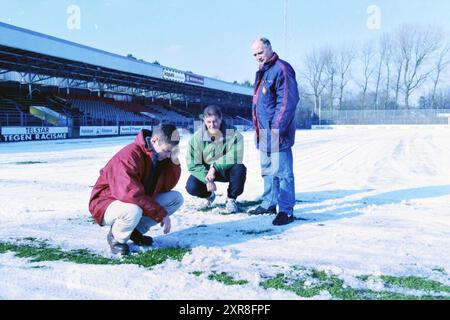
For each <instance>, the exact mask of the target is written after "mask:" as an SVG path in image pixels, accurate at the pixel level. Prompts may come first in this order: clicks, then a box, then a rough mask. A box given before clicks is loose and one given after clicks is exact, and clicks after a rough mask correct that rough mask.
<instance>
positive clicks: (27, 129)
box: [2, 127, 69, 135]
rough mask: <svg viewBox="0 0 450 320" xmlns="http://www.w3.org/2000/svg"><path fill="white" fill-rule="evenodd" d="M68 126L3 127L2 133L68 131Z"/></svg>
mask: <svg viewBox="0 0 450 320" xmlns="http://www.w3.org/2000/svg"><path fill="white" fill-rule="evenodd" d="M68 132H69V128H68V127H2V134H3V135H7V134H8V135H9V134H38V133H68Z"/></svg>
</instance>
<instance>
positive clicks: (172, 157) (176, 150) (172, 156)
mask: <svg viewBox="0 0 450 320" xmlns="http://www.w3.org/2000/svg"><path fill="white" fill-rule="evenodd" d="M179 155H180V148H179V147H178V146H175V147H173V149H172V152H171V153H170V160H172V162H173V164H176V165H179V164H180V159H179Z"/></svg>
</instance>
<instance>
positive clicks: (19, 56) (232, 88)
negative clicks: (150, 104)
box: [0, 22, 253, 100]
mask: <svg viewBox="0 0 450 320" xmlns="http://www.w3.org/2000/svg"><path fill="white" fill-rule="evenodd" d="M0 69H4V70H7V71H17V72H26V73H33V74H40V75H47V76H49V77H60V78H70V79H78V80H84V81H92V80H94V81H97V82H101V83H108V84H113V85H117V86H126V87H135V88H136V87H139V88H143V89H147V90H155V91H162V92H170V93H177V94H185V95H198V96H202V97H205V96H210V97H223V96H224V94H227V95H231V96H234V95H237V96H241V97H242V96H245V97H247V98H246V99H248V97H249V96H252V94H253V90H252V88H249V87H245V86H241V85H237V84H233V83H229V82H225V81H221V80H217V79H212V78H208V77H204V76H201V75H196V74H193V73H188V72H184V71H181V70H176V69H173V68H168V67H165V66H161V65H157V64H152V63H148V62H144V61H138V60H134V59H131V58H128V57H124V56H120V55H117V54H113V53H110V52H106V51H102V50H99V49H95V48H92V47H88V46H84V45H80V44H77V43H74V42H70V41H67V40H63V39H59V38H55V37H52V36H48V35H45V34H42V33H38V32H34V31H31V30H27V29H23V28H19V27H16V26H12V25H9V24H5V23H2V22H0ZM245 97H242V98H245ZM246 99H245V100H246Z"/></svg>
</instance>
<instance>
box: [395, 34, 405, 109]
mask: <svg viewBox="0 0 450 320" xmlns="http://www.w3.org/2000/svg"><path fill="white" fill-rule="evenodd" d="M393 52H394V54H393V56H394V68H395V74H394V75H395V82H394V84H393V89H394V102H395V106H396V108H397V107H398V105H399V103H398V99H399V95H400V87H401V79H402V72H403V65H404V63H405V58H404V57H403V55H402V52H401V50H400V45H399V44H398V39H396V41H395V44H394V47H393Z"/></svg>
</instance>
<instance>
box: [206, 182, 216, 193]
mask: <svg viewBox="0 0 450 320" xmlns="http://www.w3.org/2000/svg"><path fill="white" fill-rule="evenodd" d="M206 190H208V192H215V191H217V187H216V184H215V183H214V182H207V183H206Z"/></svg>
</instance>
